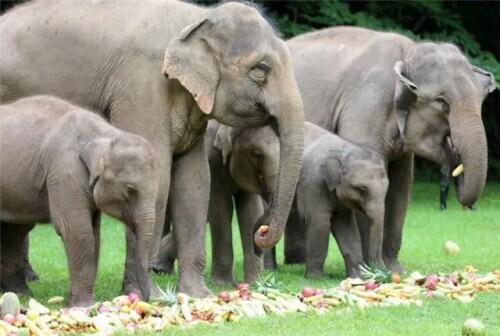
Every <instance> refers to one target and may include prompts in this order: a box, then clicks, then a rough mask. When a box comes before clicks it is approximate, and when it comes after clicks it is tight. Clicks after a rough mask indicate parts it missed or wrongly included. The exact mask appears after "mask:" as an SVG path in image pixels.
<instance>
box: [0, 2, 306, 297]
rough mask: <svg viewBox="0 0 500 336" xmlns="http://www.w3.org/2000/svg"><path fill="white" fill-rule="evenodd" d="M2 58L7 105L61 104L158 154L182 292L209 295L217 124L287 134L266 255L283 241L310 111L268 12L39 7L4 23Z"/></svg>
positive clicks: (161, 213) (159, 215)
mask: <svg viewBox="0 0 500 336" xmlns="http://www.w3.org/2000/svg"><path fill="white" fill-rule="evenodd" d="M0 49H1V50H2V51H3V52H2V57H1V59H0V77H1V78H2V82H1V84H0V101H1V102H6V101H10V100H13V99H16V98H18V97H21V96H28V95H33V94H52V95H56V96H60V97H63V98H65V99H67V100H69V101H71V102H73V103H76V104H78V105H81V106H85V107H88V108H89V109H92V110H95V111H97V113H99V114H101V115H103V116H104V117H106V118H107V119H108V120H109V121H110V122H111V123H112V124H113V125H115V126H117V127H119V128H122V129H124V130H127V131H129V132H132V133H136V134H138V135H141V136H143V137H144V138H146V139H148V140H150V141H151V143H153V144H154V146H155V147H156V149H157V150H158V152H159V153H160V156H161V161H160V167H161V171H162V173H161V176H160V184H161V187H160V190H161V192H160V194H159V196H158V200H157V202H156V219H157V224H156V229H157V232H160V233H161V230H162V225H163V223H164V218H165V208H166V204H167V198H168V195H169V191H170V197H171V201H172V205H175V206H172V221H173V223H174V228H175V233H176V239H177V242H178V243H179V244H178V246H179V250H178V253H179V261H180V275H179V291H181V292H185V293H188V294H190V295H193V296H205V295H207V294H209V290H208V289H207V288H206V287H205V285H204V280H203V271H204V267H205V249H204V243H205V239H204V238H205V224H206V218H207V207H208V197H209V185H210V174H209V167H208V162H207V158H206V154H205V151H204V146H203V141H202V139H203V134H204V132H205V129H206V125H207V120H208V119H211V118H213V119H216V120H217V121H219V122H220V123H222V124H227V125H231V126H239V127H241V126H245V127H246V126H256V125H264V124H271V125H273V127H274V129H275V130H276V132H277V133H279V136H280V146H281V148H282V151H281V155H280V167H279V177H278V188H277V192H276V194H275V196H274V197H273V199H272V205H271V211H270V213H269V215H267V216H266V217H265V218H263V219H262V221H261V222H262V223H264V224H269V225H270V227H271V229H270V230H269V232H268V233H267V234H260V235H256V236H255V241H256V243H257V245H259V246H263V247H267V246H272V245H274V244H275V243H276V242H277V241H278V240H279V238H280V237H281V235H282V232H283V230H284V227H285V222H286V218H287V215H288V212H289V209H290V206H291V203H292V199H293V194H294V191H295V185H296V181H297V178H298V173H299V167H300V160H301V154H302V147H303V108H302V100H301V98H300V94H299V91H298V88H297V85H296V82H295V79H294V74H293V68H292V65H291V58H290V55H289V51H288V48H287V46H286V44H285V43H284V42H283V41H282V40H281V39H280V38H279V37H278V36H277V35H276V33H275V31H274V30H273V28H272V27H271V25H269V23H268V22H267V21H266V20H265V19H264V18H263V17H262V16H261V15H260V14H259V12H258V10H256V9H255V8H253V7H249V6H247V5H244V4H241V3H231V2H228V3H224V4H221V5H218V6H214V7H200V6H195V5H192V4H187V3H184V2H177V1H153V0H151V1H140V2H138V1H128V0H126V1H123V0H120V1H118V0H109V1H80V0H64V1H63V0H53V1H33V2H29V3H27V4H25V5H21V6H18V7H17V8H15V9H13V10H11V11H9V12H7V13H6V14H4V15H3V16H2V17H1V18H0ZM171 181H172V182H171ZM169 188H171V190H169ZM193 206H196V211H192V208H193ZM132 237H133V235H131V234H130V233H127V263H126V267H125V277H124V283H123V290H124V291H125V292H129V291H137V288H139V287H138V285H137V279H136V278H135V276H134V271H133V270H134V269H135V268H134V265H133V263H134V261H133V258H132V256H133V255H134V254H133V241H132V240H133V238H132ZM155 237H156V238H159V237H160V234H156V235H155ZM157 240H158V242H159V239H157ZM157 245H158V244H153V246H152V251H153V252H150V253H154V251H156V250H157ZM137 292H139V291H137Z"/></svg>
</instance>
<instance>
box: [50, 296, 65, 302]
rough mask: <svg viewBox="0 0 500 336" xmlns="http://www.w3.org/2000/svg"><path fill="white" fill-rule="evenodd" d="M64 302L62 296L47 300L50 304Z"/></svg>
mask: <svg viewBox="0 0 500 336" xmlns="http://www.w3.org/2000/svg"><path fill="white" fill-rule="evenodd" d="M62 302H64V298H63V297H62V296H54V297H51V298H50V299H48V300H47V303H49V304H58V303H62Z"/></svg>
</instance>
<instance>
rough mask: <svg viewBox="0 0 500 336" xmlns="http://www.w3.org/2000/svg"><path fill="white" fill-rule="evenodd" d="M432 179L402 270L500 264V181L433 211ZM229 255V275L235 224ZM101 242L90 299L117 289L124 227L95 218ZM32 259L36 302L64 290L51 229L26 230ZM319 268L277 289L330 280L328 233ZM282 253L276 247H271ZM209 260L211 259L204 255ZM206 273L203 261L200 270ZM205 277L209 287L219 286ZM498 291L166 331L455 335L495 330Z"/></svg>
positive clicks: (296, 270) (295, 272)
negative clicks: (450, 247) (466, 298)
mask: <svg viewBox="0 0 500 336" xmlns="http://www.w3.org/2000/svg"><path fill="white" fill-rule="evenodd" d="M438 194H439V185H438V184H437V183H435V184H431V183H418V184H416V185H415V188H414V192H413V200H412V203H411V207H410V209H409V213H408V216H407V221H406V226H405V231H404V241H403V248H402V250H401V261H402V263H403V265H404V266H405V268H406V269H407V270H408V271H415V270H418V271H420V272H422V273H429V272H449V271H453V270H457V269H462V268H463V267H464V266H465V265H474V266H475V267H476V268H478V269H479V271H483V272H486V271H489V270H493V269H500V234H499V229H500V184H489V185H488V186H487V187H486V189H485V191H484V194H483V196H482V198H481V201H480V202H479V204H478V209H477V211H464V210H462V209H461V207H460V206H459V205H458V203H457V202H456V200H454V199H453V197H450V202H449V210H448V211H446V212H440V211H439V210H438V201H437V200H438ZM233 231H234V234H233V236H234V246H235V248H234V250H235V256H236V264H235V274H236V277H237V279H242V277H243V274H242V269H243V265H242V256H241V244H240V240H239V235H238V234H237V230H236V229H234V230H233ZM102 232H103V237H102V245H101V246H102V247H101V258H100V264H99V273H98V279H97V283H96V288H95V293H96V295H95V296H96V300H105V299H110V298H112V297H114V296H117V295H118V294H119V290H120V286H121V279H122V275H123V262H124V249H125V240H124V228H123V226H122V225H120V224H119V223H116V222H115V221H114V220H111V219H109V218H105V219H104V222H103V224H102ZM31 237H32V238H31V239H32V240H31V241H32V249H31V260H32V263H33V265H34V268H35V269H36V270H37V272H38V273H39V275H40V278H41V280H40V281H39V282H38V283H34V284H31V288H32V290H33V293H34V296H35V298H37V299H38V300H39V301H40V302H46V300H47V299H48V298H50V297H52V296H55V295H64V296H66V297H67V294H68V271H67V266H66V258H65V254H64V250H63V246H62V243H61V241H60V239H59V237H58V236H57V235H56V234H55V231H54V229H53V228H52V227H51V226H48V225H39V226H37V227H36V228H35V230H34V231H33V234H32V236H31ZM446 240H453V241H455V242H456V243H458V244H459V245H460V247H461V253H460V254H459V255H458V256H455V257H452V256H448V255H446V254H444V252H443V247H442V246H443V243H444V242H445V241H446ZM330 242H331V243H330V253H329V257H328V260H327V264H326V271H327V272H328V273H329V274H330V276H331V279H329V280H326V281H309V280H305V279H304V278H303V276H302V275H303V267H302V266H285V265H283V259H282V255H280V256H279V263H280V270H279V272H278V273H277V274H276V275H277V279H278V280H279V281H280V282H282V283H283V288H284V289H287V290H292V291H298V290H300V288H301V287H303V286H305V285H308V286H315V287H330V286H334V285H337V284H338V283H339V281H340V280H341V279H342V275H343V272H344V270H343V266H342V260H341V258H340V253H339V251H338V249H337V247H336V244H334V241H333V240H330ZM278 250H279V251H280V253H279V254H281V251H282V248H281V246H280V247H279V248H278ZM207 254H208V255H207V260H208V261H210V239H209V238H208V237H207ZM208 264H210V263H209V262H208ZM207 274H209V267H208V269H207ZM155 280H156V281H157V282H158V283H159V284H160V285H161V286H162V287H164V286H165V285H166V284H167V283H168V282H174V281H176V276H155ZM207 282H208V284H209V286H210V287H211V288H212V289H213V290H216V291H218V290H220V289H221V288H220V287H214V286H213V285H212V284H210V282H209V281H208V277H207ZM499 316H500V293H488V294H485V293H482V294H479V295H478V296H477V298H476V300H475V301H473V302H472V303H469V304H461V303H459V302H456V301H449V300H438V299H434V300H426V301H425V302H424V305H423V306H422V307H397V308H384V309H383V308H373V309H372V308H370V309H367V310H365V311H360V310H346V309H337V310H333V311H331V312H329V313H326V314H324V315H315V314H306V315H301V314H292V315H288V316H284V317H278V316H272V317H266V318H263V319H262V318H261V319H252V320H250V319H248V320H241V321H239V322H237V323H225V324H216V325H209V326H195V327H192V328H187V329H182V328H173V329H171V330H168V331H166V332H165V334H169V335H170V334H171V335H188V334H189V335H193V334H196V335H204V336H208V335H219V334H224V335H262V334H265V333H270V332H271V333H272V334H273V335H294V334H295V335H334V334H335V335H401V334H405V335H459V334H460V328H461V325H462V323H463V321H464V320H465V319H467V318H470V317H475V318H478V319H480V320H482V321H483V323H484V324H485V326H486V328H487V331H488V335H500V318H499Z"/></svg>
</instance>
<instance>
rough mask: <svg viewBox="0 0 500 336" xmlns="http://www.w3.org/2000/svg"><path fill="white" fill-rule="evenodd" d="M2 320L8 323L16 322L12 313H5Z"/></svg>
mask: <svg viewBox="0 0 500 336" xmlns="http://www.w3.org/2000/svg"><path fill="white" fill-rule="evenodd" d="M3 320H4V321H5V322H7V323H8V324H14V322H16V317H15V316H14V315H12V314H5V315H4V317H3Z"/></svg>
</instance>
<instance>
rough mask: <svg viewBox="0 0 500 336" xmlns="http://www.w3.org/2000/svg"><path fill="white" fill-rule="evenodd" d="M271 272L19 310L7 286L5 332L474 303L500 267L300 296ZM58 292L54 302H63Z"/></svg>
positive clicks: (381, 278) (349, 284)
mask: <svg viewBox="0 0 500 336" xmlns="http://www.w3.org/2000/svg"><path fill="white" fill-rule="evenodd" d="M276 287H278V286H277V285H276V283H275V281H274V280H272V278H271V277H267V278H265V279H261V281H259V282H258V283H257V286H256V288H250V286H249V285H248V284H239V285H238V286H237V287H236V289H235V290H234V291H229V292H221V293H219V295H218V296H216V297H215V296H214V297H210V298H205V299H192V298H190V297H188V296H187V295H185V294H182V293H179V294H176V293H175V291H173V288H169V289H168V290H167V291H166V293H165V300H164V301H162V302H154V303H146V302H143V301H140V300H139V298H138V296H137V295H136V294H133V293H132V294H130V295H128V296H119V297H117V298H115V299H114V300H113V301H105V302H100V303H96V304H94V305H93V306H91V307H89V308H85V309H84V308H69V309H68V308H65V309H60V310H52V311H51V310H49V309H48V308H47V307H45V306H43V305H42V304H40V303H38V302H37V301H35V300H34V299H30V300H29V303H28V306H27V308H26V309H21V306H20V304H19V300H18V298H17V296H16V295H15V294H13V293H6V294H4V295H3V296H2V298H1V299H0V307H1V311H0V314H1V317H2V319H1V320H0V336H4V335H14V334H15V335H53V334H63V333H71V332H78V333H89V334H90V333H99V334H101V335H109V334H112V333H114V332H116V331H118V330H127V331H130V332H134V331H136V330H150V331H157V330H162V329H165V328H168V327H170V326H173V325H192V324H196V323H212V322H219V321H235V320H238V319H240V318H242V317H250V318H252V317H261V316H266V315H268V314H279V315H281V314H285V313H289V312H306V311H309V310H315V311H319V312H324V311H326V310H328V309H331V308H332V307H338V306H355V307H358V308H360V309H364V308H367V307H372V306H382V307H385V306H397V305H410V304H414V305H422V299H425V298H432V297H448V298H450V299H455V300H458V301H460V302H463V303H467V302H470V301H471V300H473V299H474V295H475V294H476V293H477V292H480V291H496V292H500V270H496V271H494V272H490V273H487V274H484V275H479V274H478V273H477V270H475V269H474V268H472V267H467V268H466V269H465V270H463V271H458V272H453V273H451V274H447V275H444V274H431V275H427V276H424V275H421V274H420V273H417V272H415V273H412V274H411V275H410V276H409V277H407V278H405V279H401V277H400V276H399V275H396V274H390V273H388V272H384V271H381V270H378V269H376V268H370V267H365V268H364V269H363V280H362V279H350V278H349V279H346V280H344V281H342V282H341V283H340V286H339V287H335V288H330V289H326V290H323V289H313V288H309V287H306V288H303V289H302V290H301V292H300V293H298V294H297V295H293V294H287V293H283V292H282V291H280V290H278V289H277V288H276ZM62 300H63V298H62V297H55V298H52V299H51V300H49V301H48V304H56V303H61V302H62Z"/></svg>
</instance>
